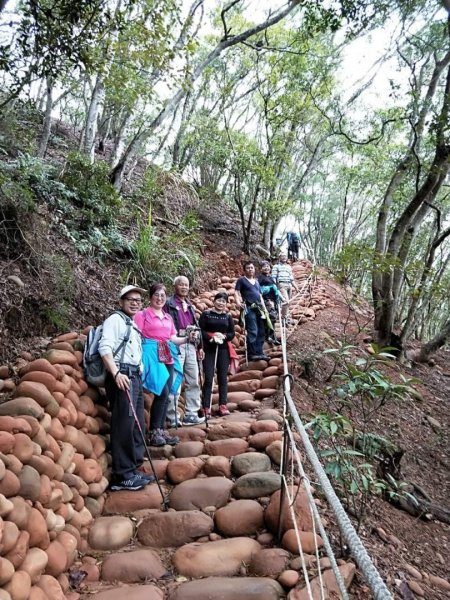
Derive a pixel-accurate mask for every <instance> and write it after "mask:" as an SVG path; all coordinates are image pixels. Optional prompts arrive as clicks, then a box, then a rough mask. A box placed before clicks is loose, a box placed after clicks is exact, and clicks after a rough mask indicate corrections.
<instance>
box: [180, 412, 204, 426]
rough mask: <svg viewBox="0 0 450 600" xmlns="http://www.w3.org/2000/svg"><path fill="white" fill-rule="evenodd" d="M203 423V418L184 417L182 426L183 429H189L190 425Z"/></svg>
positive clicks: (195, 416) (194, 416)
mask: <svg viewBox="0 0 450 600" xmlns="http://www.w3.org/2000/svg"><path fill="white" fill-rule="evenodd" d="M204 421H205V417H197V415H185V416H184V419H183V422H182V425H183V427H191V426H192V425H200V424H201V423H203V422H204Z"/></svg>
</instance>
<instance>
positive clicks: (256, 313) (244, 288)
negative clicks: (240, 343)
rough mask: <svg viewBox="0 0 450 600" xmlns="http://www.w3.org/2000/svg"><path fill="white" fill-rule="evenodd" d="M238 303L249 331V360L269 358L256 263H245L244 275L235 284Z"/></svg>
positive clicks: (247, 331) (262, 301)
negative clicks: (264, 348) (266, 348)
mask: <svg viewBox="0 0 450 600" xmlns="http://www.w3.org/2000/svg"><path fill="white" fill-rule="evenodd" d="M234 294H235V298H236V305H237V306H238V307H239V308H240V309H241V310H242V311H243V313H244V320H245V329H246V333H247V350H248V354H249V357H248V358H249V360H269V356H266V355H265V354H264V352H263V346H264V338H265V328H264V319H265V310H264V300H263V297H262V294H261V287H260V285H259V283H258V280H257V279H256V278H255V265H254V264H253V262H252V261H251V260H249V261H247V262H246V263H244V276H243V277H239V279H238V280H237V281H236V284H235V292H234Z"/></svg>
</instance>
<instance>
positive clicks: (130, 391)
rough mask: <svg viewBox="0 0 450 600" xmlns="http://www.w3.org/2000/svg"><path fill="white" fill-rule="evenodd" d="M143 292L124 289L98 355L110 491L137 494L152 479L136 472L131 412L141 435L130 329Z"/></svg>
mask: <svg viewBox="0 0 450 600" xmlns="http://www.w3.org/2000/svg"><path fill="white" fill-rule="evenodd" d="M144 293H145V290H143V289H142V288H139V287H136V286H134V285H127V286H125V287H124V288H122V290H121V291H120V293H119V306H120V311H117V312H115V313H113V314H112V315H111V316H109V317H108V318H107V319H106V320H105V322H104V323H103V333H102V337H101V339H100V341H99V344H98V352H99V354H100V356H101V357H102V360H103V363H104V365H105V368H106V380H105V389H106V397H107V398H108V401H109V406H110V409H111V432H110V434H111V435H110V437H111V456H112V477H111V490H114V491H115V490H140V489H142V488H143V487H144V486H146V485H147V484H148V483H150V482H151V481H154V477H152V476H151V475H150V476H149V475H144V473H141V472H139V471H138V468H139V467H140V466H141V465H142V463H143V461H144V443H143V440H142V437H141V436H140V434H139V428H138V426H137V423H136V421H135V419H134V415H133V413H132V411H131V407H130V404H129V403H130V402H132V403H133V406H134V409H135V412H136V415H137V418H138V420H139V423H140V424H141V428H142V431H144V428H145V426H144V396H143V393H142V379H141V370H140V366H141V359H142V345H141V334H140V332H139V330H138V329H137V328H136V327H135V326H134V325H133V321H132V319H133V317H134V315H135V314H136V313H137V312H138V311H139V310H140V308H141V305H142V295H143V294H144Z"/></svg>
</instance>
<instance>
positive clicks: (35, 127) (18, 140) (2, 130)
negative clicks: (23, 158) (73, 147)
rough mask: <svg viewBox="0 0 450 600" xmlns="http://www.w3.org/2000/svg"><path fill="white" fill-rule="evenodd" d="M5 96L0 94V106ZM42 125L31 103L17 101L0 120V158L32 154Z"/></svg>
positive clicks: (40, 118)
mask: <svg viewBox="0 0 450 600" xmlns="http://www.w3.org/2000/svg"><path fill="white" fill-rule="evenodd" d="M6 98H7V96H6V94H4V93H0V104H1V103H2V102H4V101H5V100H6ZM41 125H42V115H41V114H40V112H39V111H38V110H37V108H36V106H35V105H34V104H33V103H32V102H28V101H22V100H18V101H17V102H16V104H15V106H14V109H13V110H8V111H5V113H3V114H2V115H1V118H0V156H2V157H3V156H12V157H17V156H18V155H20V154H29V153H33V152H34V151H35V149H36V139H37V138H38V135H39V131H40V128H41Z"/></svg>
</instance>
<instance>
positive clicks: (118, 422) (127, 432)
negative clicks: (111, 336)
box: [105, 373, 145, 479]
mask: <svg viewBox="0 0 450 600" xmlns="http://www.w3.org/2000/svg"><path fill="white" fill-rule="evenodd" d="M105 389H106V396H107V398H108V400H109V406H110V409H111V431H110V433H111V456H112V472H113V475H114V476H115V477H117V478H118V479H129V478H130V476H131V475H133V474H134V473H135V472H136V469H137V468H138V467H139V466H140V465H141V464H142V463H143V461H144V443H143V441H142V437H141V434H140V433H139V428H138V426H137V425H136V421H135V419H134V416H133V411H132V410H131V407H130V401H129V399H128V395H127V393H126V392H123V391H122V390H120V389H119V388H118V387H117V385H116V383H115V381H114V377H113V376H112V375H110V374H109V373H108V374H107V376H106V381H105ZM129 393H130V398H131V401H132V403H133V406H134V410H135V412H136V415H137V417H138V420H139V423H140V424H141V427H142V431H144V430H145V425H144V395H143V393H142V380H141V376H140V374H139V373H134V374H132V375H130V392H129Z"/></svg>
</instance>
